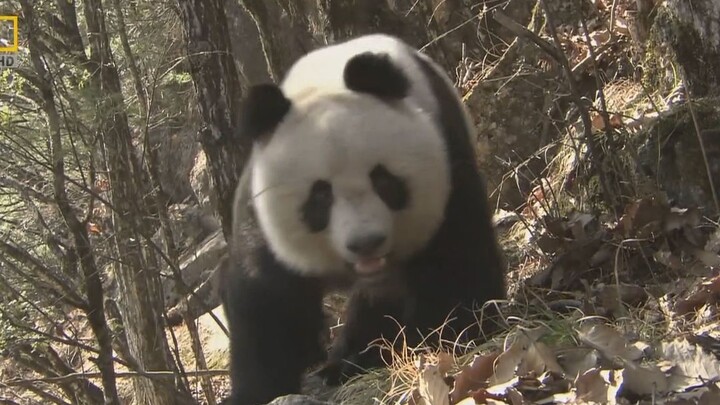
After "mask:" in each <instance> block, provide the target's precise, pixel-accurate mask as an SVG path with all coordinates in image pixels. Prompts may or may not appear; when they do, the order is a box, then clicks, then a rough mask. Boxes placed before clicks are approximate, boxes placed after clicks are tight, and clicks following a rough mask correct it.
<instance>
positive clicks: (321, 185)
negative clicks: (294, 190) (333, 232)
mask: <svg viewBox="0 0 720 405" xmlns="http://www.w3.org/2000/svg"><path fill="white" fill-rule="evenodd" d="M332 204H333V193H332V185H331V184H330V183H329V182H327V181H325V180H317V181H315V183H313V185H312V187H311V188H310V195H309V196H308V198H307V200H305V202H304V203H303V205H302V208H301V210H302V219H303V222H304V223H305V225H307V227H308V228H309V229H310V232H320V231H322V230H323V229H325V228H327V226H328V223H329V222H330V208H331V207H332Z"/></svg>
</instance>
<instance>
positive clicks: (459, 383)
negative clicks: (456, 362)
mask: <svg viewBox="0 0 720 405" xmlns="http://www.w3.org/2000/svg"><path fill="white" fill-rule="evenodd" d="M499 355H500V352H494V353H490V354H489V355H486V356H475V358H474V359H473V362H472V363H471V364H470V365H469V366H465V367H463V369H462V370H461V371H460V372H459V373H457V374H456V375H455V386H454V387H453V390H452V392H450V402H451V403H453V404H457V403H459V402H458V401H460V400H461V399H463V398H466V397H467V396H469V395H470V391H475V390H477V389H480V388H481V387H482V386H483V384H484V383H486V382H487V380H488V379H489V378H490V376H492V374H493V363H495V360H496V359H497V358H498V356H499ZM460 402H462V401H460Z"/></svg>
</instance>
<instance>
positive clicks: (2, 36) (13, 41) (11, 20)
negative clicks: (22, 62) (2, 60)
mask: <svg viewBox="0 0 720 405" xmlns="http://www.w3.org/2000/svg"><path fill="white" fill-rule="evenodd" d="M18 38H19V37H18V16H16V15H0V52H10V53H13V52H17V51H18V48H19V46H18V43H19V40H18Z"/></svg>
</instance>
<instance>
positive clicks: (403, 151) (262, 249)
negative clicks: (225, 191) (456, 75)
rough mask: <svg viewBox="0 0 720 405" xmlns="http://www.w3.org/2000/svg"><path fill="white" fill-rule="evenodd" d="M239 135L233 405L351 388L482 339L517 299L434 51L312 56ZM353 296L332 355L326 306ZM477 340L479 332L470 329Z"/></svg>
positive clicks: (365, 41)
mask: <svg viewBox="0 0 720 405" xmlns="http://www.w3.org/2000/svg"><path fill="white" fill-rule="evenodd" d="M239 121H240V127H239V128H238V132H237V133H238V136H242V137H250V138H252V140H253V150H252V156H251V157H250V160H249V162H248V163H247V165H246V167H245V169H244V171H243V175H242V177H241V179H240V181H239V184H238V187H237V190H236V194H235V202H234V207H233V209H234V211H233V226H232V239H231V243H230V244H229V246H230V258H231V259H230V260H229V261H228V263H229V267H228V268H227V269H226V271H225V275H224V276H223V277H224V278H223V280H222V297H223V305H224V309H225V313H226V316H227V320H228V325H229V332H230V357H231V360H230V372H231V384H232V393H231V397H230V398H229V399H228V400H227V402H226V403H228V404H243V405H245V404H262V403H266V402H269V401H271V400H272V399H273V398H275V397H278V396H281V395H284V394H291V393H297V392H299V390H300V382H301V377H302V376H303V373H304V372H305V371H306V370H307V369H308V368H309V367H310V366H313V365H316V364H318V363H320V362H321V361H323V360H326V362H325V364H324V365H323V366H322V367H321V369H320V372H319V374H320V375H321V376H322V377H323V378H324V379H325V381H326V382H327V383H330V384H337V383H340V382H342V381H343V380H344V379H346V378H348V377H350V376H352V375H354V374H355V373H358V372H360V371H362V370H366V369H368V368H372V367H376V366H381V365H383V362H384V361H385V360H386V358H384V357H383V351H382V349H380V348H379V347H378V346H377V345H371V343H374V342H375V341H376V340H377V339H379V338H384V339H387V340H390V341H392V340H393V339H395V338H396V336H397V335H398V333H399V332H400V331H401V329H402V331H403V333H404V335H405V337H404V339H405V340H406V341H407V342H408V343H409V344H417V343H419V342H420V340H421V339H422V337H423V336H426V335H429V334H431V332H432V331H434V330H436V329H438V328H440V327H441V326H442V325H445V326H443V327H442V328H441V330H442V337H443V338H445V339H451V340H454V339H456V338H459V337H463V336H464V337H470V338H475V337H478V336H480V335H481V333H480V332H481V330H480V328H481V326H480V324H479V322H478V321H477V319H478V315H477V313H476V312H475V311H474V310H477V309H478V308H479V307H480V306H481V305H482V304H484V303H486V302H487V301H489V300H493V299H502V298H503V297H504V296H505V285H504V271H503V260H502V257H501V255H500V253H499V250H498V246H497V243H496V238H495V234H494V231H493V227H492V225H491V216H490V211H489V207H488V201H487V195H486V190H485V186H484V182H483V179H482V177H481V175H480V173H479V172H478V167H477V162H476V156H475V153H474V149H473V142H472V135H471V134H472V132H473V131H472V129H471V125H470V123H469V120H468V118H467V117H466V114H465V111H464V109H463V106H462V103H461V101H460V99H459V97H458V95H457V93H456V91H455V89H454V87H453V84H452V83H451V82H450V80H449V79H448V78H447V76H446V75H445V74H444V73H443V72H442V70H441V69H440V68H439V67H438V65H436V64H435V63H434V62H433V61H432V60H431V59H430V58H429V57H427V56H426V55H424V54H422V53H420V52H419V51H417V50H415V49H413V48H411V47H410V46H409V45H407V44H405V43H404V42H402V41H401V40H399V39H396V38H394V37H390V36H386V35H380V34H373V35H367V36H362V37H359V38H355V39H352V40H348V41H346V42H342V43H339V44H335V45H331V46H327V47H324V48H321V49H318V50H315V51H312V52H310V53H308V54H306V55H305V56H303V57H302V58H300V59H299V60H298V61H297V62H296V63H295V64H294V65H293V66H292V67H291V68H290V69H289V71H288V72H287V74H286V76H285V77H284V79H283V81H282V83H281V84H280V85H279V86H277V85H274V84H263V85H257V86H254V87H252V88H251V89H250V90H249V94H248V95H247V97H246V98H245V100H244V101H243V103H242V110H241V111H240V120H239ZM336 289H344V290H346V291H347V294H348V301H347V303H346V309H345V315H344V326H343V329H342V331H341V334H340V336H338V337H337V338H336V339H335V341H334V342H333V344H332V346H331V349H330V352H329V354H328V353H326V352H325V350H324V348H323V344H322V340H321V338H320V337H321V334H322V332H323V330H324V327H325V326H324V325H325V323H324V315H323V304H322V300H323V297H324V296H325V294H327V293H328V292H329V291H333V290H336ZM463 331H464V333H463Z"/></svg>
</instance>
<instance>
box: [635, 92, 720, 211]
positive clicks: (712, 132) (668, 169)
mask: <svg viewBox="0 0 720 405" xmlns="http://www.w3.org/2000/svg"><path fill="white" fill-rule="evenodd" d="M693 109H694V112H695V114H696V117H697V120H698V126H699V128H700V135H701V137H702V140H703V144H704V148H705V153H704V154H703V151H702V149H701V147H700V142H699V139H698V131H697V130H696V128H695V124H694V122H693V119H692V115H691V113H690V109H689V107H688V105H687V104H685V105H682V106H680V107H677V109H676V110H675V111H674V112H672V113H671V114H669V115H666V116H664V117H663V118H661V119H660V120H658V121H657V122H656V123H655V124H653V125H652V126H650V127H649V128H648V129H647V130H646V131H645V132H644V133H643V134H642V135H641V139H642V144H641V146H640V147H639V149H638V158H639V165H640V168H639V169H640V173H642V174H643V175H645V176H648V178H649V180H650V181H651V182H653V183H655V184H656V185H657V186H658V188H660V190H662V191H663V192H664V193H666V194H667V197H668V198H669V199H670V200H671V201H673V202H674V203H676V204H677V205H679V206H682V207H702V208H704V210H705V213H706V214H708V215H712V214H713V213H715V202H714V196H713V190H712V188H711V187H710V180H709V178H708V168H709V171H710V177H712V179H713V185H714V188H715V190H720V99H717V98H712V99H703V100H699V101H695V102H694V103H693ZM706 164H707V166H706ZM717 197H718V196H715V198H717Z"/></svg>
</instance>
